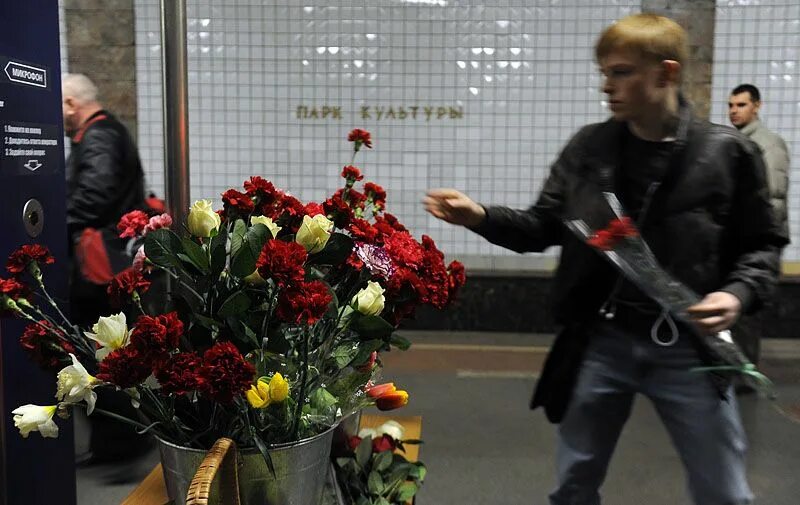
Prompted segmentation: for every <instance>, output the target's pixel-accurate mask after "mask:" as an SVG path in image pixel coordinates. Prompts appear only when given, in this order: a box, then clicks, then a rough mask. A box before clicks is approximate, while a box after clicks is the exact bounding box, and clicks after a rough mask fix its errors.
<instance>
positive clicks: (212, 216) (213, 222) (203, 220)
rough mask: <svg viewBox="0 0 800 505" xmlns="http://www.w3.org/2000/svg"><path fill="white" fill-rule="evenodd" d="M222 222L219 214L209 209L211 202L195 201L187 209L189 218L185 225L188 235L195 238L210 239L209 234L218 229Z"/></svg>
mask: <svg viewBox="0 0 800 505" xmlns="http://www.w3.org/2000/svg"><path fill="white" fill-rule="evenodd" d="M221 222H222V220H221V219H220V217H219V214H217V213H216V212H214V209H212V208H211V200H197V201H196V202H194V205H192V206H191V208H189V217H188V218H186V225H187V227H188V228H189V233H191V234H192V235H194V236H195V237H210V236H211V232H212V231H215V230H217V229H218V228H219V225H220V223H221Z"/></svg>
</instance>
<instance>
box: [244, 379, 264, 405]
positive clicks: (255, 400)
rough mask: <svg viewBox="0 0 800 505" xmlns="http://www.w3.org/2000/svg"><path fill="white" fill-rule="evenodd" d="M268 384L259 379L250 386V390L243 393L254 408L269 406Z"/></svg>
mask: <svg viewBox="0 0 800 505" xmlns="http://www.w3.org/2000/svg"><path fill="white" fill-rule="evenodd" d="M269 393H270V391H269V384H267V383H266V382H265V381H263V380H261V379H259V380H258V381H257V382H256V384H255V385H254V386H250V390H249V391H247V392H246V393H245V396H246V397H247V401H248V402H249V403H250V405H252V406H253V408H255V409H263V408H265V407H268V406H269V402H270V397H269Z"/></svg>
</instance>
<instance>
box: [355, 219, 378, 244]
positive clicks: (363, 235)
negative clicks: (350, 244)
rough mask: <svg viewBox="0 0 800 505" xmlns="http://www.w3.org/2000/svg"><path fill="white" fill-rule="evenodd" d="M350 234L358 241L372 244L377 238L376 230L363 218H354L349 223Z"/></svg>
mask: <svg viewBox="0 0 800 505" xmlns="http://www.w3.org/2000/svg"><path fill="white" fill-rule="evenodd" d="M350 235H352V237H353V238H354V239H356V240H358V241H360V242H366V243H367V244H374V243H375V241H376V240H377V238H378V230H376V229H375V227H374V226H372V225H371V224H369V222H368V221H366V220H364V219H354V220H353V222H352V223H351V224H350Z"/></svg>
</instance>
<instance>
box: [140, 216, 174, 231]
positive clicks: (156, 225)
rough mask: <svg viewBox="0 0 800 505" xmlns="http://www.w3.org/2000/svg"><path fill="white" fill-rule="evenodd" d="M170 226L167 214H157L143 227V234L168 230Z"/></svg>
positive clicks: (170, 218)
mask: <svg viewBox="0 0 800 505" xmlns="http://www.w3.org/2000/svg"><path fill="white" fill-rule="evenodd" d="M170 226H172V216H170V215H169V214H159V215H157V216H153V217H151V218H150V221H148V222H147V226H145V227H144V234H145V235H147V233H148V232H151V231H153V230H159V229H161V228H169V227H170Z"/></svg>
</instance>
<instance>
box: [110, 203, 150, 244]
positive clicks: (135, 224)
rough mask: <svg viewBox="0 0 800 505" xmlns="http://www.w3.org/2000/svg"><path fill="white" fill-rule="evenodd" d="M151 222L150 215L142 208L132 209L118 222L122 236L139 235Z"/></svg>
mask: <svg viewBox="0 0 800 505" xmlns="http://www.w3.org/2000/svg"><path fill="white" fill-rule="evenodd" d="M148 222H150V216H148V215H147V213H146V212H144V211H141V210H132V211H130V212H128V213H127V214H125V215H124V216H122V217H121V218H120V219H119V223H117V231H119V237H120V238H130V237H138V236H139V235H141V234H142V232H144V227H145V226H147V223H148Z"/></svg>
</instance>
